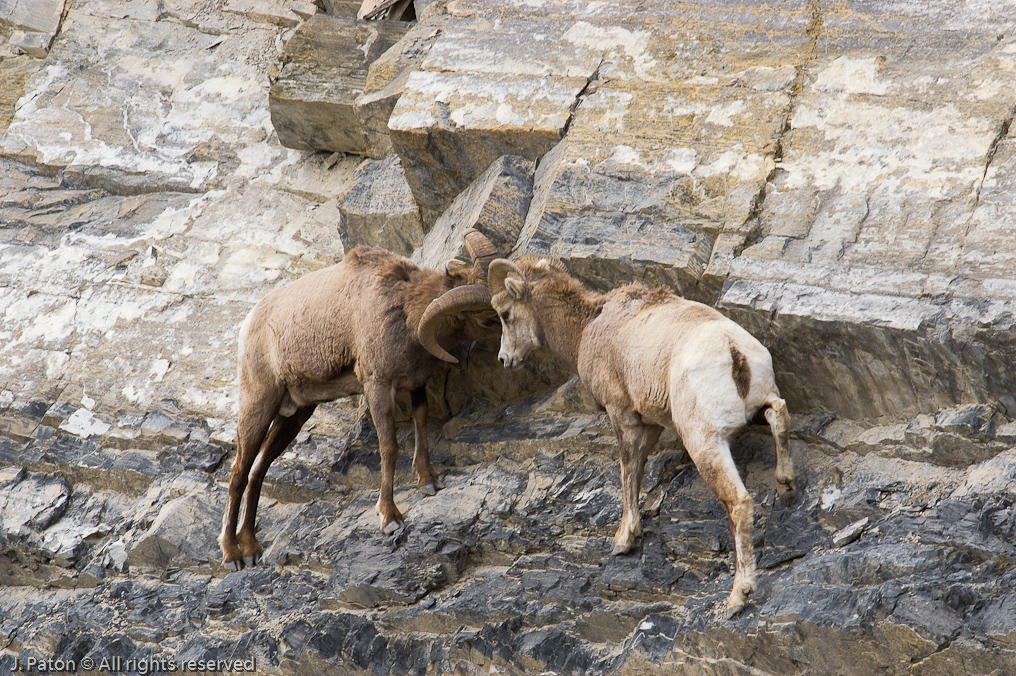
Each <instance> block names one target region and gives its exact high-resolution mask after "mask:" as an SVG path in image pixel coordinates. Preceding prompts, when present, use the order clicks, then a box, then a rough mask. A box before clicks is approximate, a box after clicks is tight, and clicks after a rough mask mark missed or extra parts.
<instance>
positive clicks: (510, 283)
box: [504, 277, 526, 300]
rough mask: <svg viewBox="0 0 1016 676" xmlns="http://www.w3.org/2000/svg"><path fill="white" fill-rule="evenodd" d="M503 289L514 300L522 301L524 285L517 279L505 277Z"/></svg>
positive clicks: (524, 291) (524, 290) (524, 292)
mask: <svg viewBox="0 0 1016 676" xmlns="http://www.w3.org/2000/svg"><path fill="white" fill-rule="evenodd" d="M504 288H505V290H506V291H507V292H508V294H509V295H510V296H511V297H512V298H514V299H515V300H522V298H523V297H524V296H525V295H526V283H525V282H524V281H522V280H521V279H519V278H518V277H505V278H504Z"/></svg>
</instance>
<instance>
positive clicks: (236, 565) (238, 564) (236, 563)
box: [233, 557, 246, 570]
mask: <svg viewBox="0 0 1016 676" xmlns="http://www.w3.org/2000/svg"><path fill="white" fill-rule="evenodd" d="M245 565H246V564H244V562H243V557H240V558H239V559H234V560H233V570H243V567H244V566H245Z"/></svg>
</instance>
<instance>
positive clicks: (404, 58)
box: [356, 14, 450, 159]
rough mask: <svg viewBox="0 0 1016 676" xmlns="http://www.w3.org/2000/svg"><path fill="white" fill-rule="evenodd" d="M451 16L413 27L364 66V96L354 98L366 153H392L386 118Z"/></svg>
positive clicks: (376, 154) (384, 154)
mask: <svg viewBox="0 0 1016 676" xmlns="http://www.w3.org/2000/svg"><path fill="white" fill-rule="evenodd" d="M449 19H450V17H449V16H448V15H446V14H441V15H439V16H438V17H435V18H432V19H430V20H428V21H421V22H418V23H416V24H414V25H413V26H412V28H410V29H409V30H408V31H407V32H406V34H405V35H403V36H402V38H401V39H400V40H399V41H398V42H396V43H395V44H394V45H392V46H391V47H389V48H388V51H386V52H385V53H384V54H382V55H381V56H379V57H378V58H377V59H375V60H374V61H373V62H372V63H371V64H370V66H369V68H368V69H367V80H366V81H365V82H364V85H363V95H362V96H361V97H360V98H358V99H357V101H356V119H357V120H358V121H359V123H360V126H361V128H362V129H363V133H364V135H365V136H366V138H367V150H366V152H367V155H369V156H370V157H373V158H376V159H380V158H383V157H386V156H388V155H390V154H392V153H393V152H395V147H394V146H393V145H392V140H391V133H390V131H389V129H388V120H389V119H390V118H391V115H392V111H393V110H394V108H395V104H396V103H397V102H398V100H399V97H400V96H402V93H403V92H404V91H405V88H406V82H407V81H408V80H409V75H410V74H411V73H412V72H413V71H415V70H419V69H420V67H421V66H422V64H423V62H424V60H425V59H426V58H427V55H428V54H429V53H430V50H431V48H432V47H433V46H434V43H435V42H436V41H437V39H438V37H439V36H440V35H441V33H442V30H443V29H444V27H445V26H446V25H447V23H448V20H449Z"/></svg>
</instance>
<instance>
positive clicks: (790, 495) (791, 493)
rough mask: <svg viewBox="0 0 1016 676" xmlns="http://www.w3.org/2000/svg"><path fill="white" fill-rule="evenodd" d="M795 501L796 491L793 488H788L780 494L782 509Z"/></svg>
mask: <svg viewBox="0 0 1016 676" xmlns="http://www.w3.org/2000/svg"><path fill="white" fill-rule="evenodd" d="M796 499H797V491H796V490H794V488H793V487H790V488H788V489H786V490H785V491H783V492H782V493H780V500H781V501H782V502H783V506H784V507H790V506H791V505H792V504H794V500H796Z"/></svg>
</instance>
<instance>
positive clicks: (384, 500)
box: [363, 382, 402, 535]
mask: <svg viewBox="0 0 1016 676" xmlns="http://www.w3.org/2000/svg"><path fill="white" fill-rule="evenodd" d="M363 394H364V396H365V397H366V398H367V407H368V408H369V409H370V417H371V418H372V419H373V420H374V428H375V429H376V430H377V439H378V446H379V448H380V451H381V494H380V495H379V496H378V499H377V511H378V514H380V515H381V531H382V532H383V533H385V534H386V535H388V534H391V533H394V532H395V531H397V530H398V529H399V528H401V527H402V513H401V512H400V511H399V509H398V507H396V506H395V462H396V461H397V460H398V459H399V445H398V443H397V442H396V439H395V389H394V388H393V387H392V384H391V383H379V382H369V383H364V387H363Z"/></svg>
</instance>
